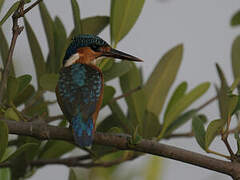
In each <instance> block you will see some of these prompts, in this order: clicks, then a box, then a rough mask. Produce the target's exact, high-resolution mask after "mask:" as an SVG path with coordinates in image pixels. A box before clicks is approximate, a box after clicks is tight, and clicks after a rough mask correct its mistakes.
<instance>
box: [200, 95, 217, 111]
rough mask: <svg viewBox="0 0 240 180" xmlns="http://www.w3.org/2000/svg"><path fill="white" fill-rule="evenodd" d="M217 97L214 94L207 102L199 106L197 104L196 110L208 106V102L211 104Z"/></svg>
mask: <svg viewBox="0 0 240 180" xmlns="http://www.w3.org/2000/svg"><path fill="white" fill-rule="evenodd" d="M216 99H217V96H214V97H212V98H210V99H209V100H208V101H207V102H205V103H203V104H202V105H201V106H199V107H198V108H197V109H196V110H197V111H200V110H202V109H203V108H205V107H206V106H208V105H209V104H211V103H212V102H213V101H215V100H216Z"/></svg>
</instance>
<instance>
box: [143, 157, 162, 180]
mask: <svg viewBox="0 0 240 180" xmlns="http://www.w3.org/2000/svg"><path fill="white" fill-rule="evenodd" d="M162 167H163V159H162V158H159V157H156V156H150V157H149V158H148V163H147V168H144V171H143V173H144V174H143V176H145V180H150V179H151V180H159V179H161V178H160V177H161V176H160V175H161V174H162V169H163V168H162Z"/></svg>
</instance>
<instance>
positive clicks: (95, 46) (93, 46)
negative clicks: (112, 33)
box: [91, 44, 99, 51]
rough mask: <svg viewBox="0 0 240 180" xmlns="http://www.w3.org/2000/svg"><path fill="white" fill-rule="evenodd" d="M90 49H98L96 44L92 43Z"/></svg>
mask: <svg viewBox="0 0 240 180" xmlns="http://www.w3.org/2000/svg"><path fill="white" fill-rule="evenodd" d="M91 49H92V50H93V51H98V50H99V46H97V45H96V44H92V45H91Z"/></svg>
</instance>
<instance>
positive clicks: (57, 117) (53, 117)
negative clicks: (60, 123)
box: [44, 114, 64, 123]
mask: <svg viewBox="0 0 240 180" xmlns="http://www.w3.org/2000/svg"><path fill="white" fill-rule="evenodd" d="M59 119H64V115H62V114H61V115H57V116H51V117H48V118H46V119H45V120H44V121H45V122H47V123H49V122H52V121H56V120H59Z"/></svg>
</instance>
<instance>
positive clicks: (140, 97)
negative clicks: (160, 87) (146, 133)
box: [120, 63, 146, 131]
mask: <svg viewBox="0 0 240 180" xmlns="http://www.w3.org/2000/svg"><path fill="white" fill-rule="evenodd" d="M141 82H142V81H141V75H140V71H139V69H138V68H137V67H136V65H135V64H134V63H132V68H131V69H130V71H128V72H127V73H126V74H124V75H123V76H121V77H120V85H121V89H122V92H123V93H128V92H129V91H130V90H133V89H136V88H137V87H139V86H141V85H142V84H141ZM125 100H126V102H127V105H128V112H129V119H130V121H131V122H132V123H133V126H134V127H136V126H137V125H140V127H141V128H142V120H143V116H144V112H145V104H146V103H145V97H144V92H143V90H142V89H141V90H138V91H136V92H134V93H132V94H130V95H128V96H126V97H125ZM140 131H141V130H140Z"/></svg>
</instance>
